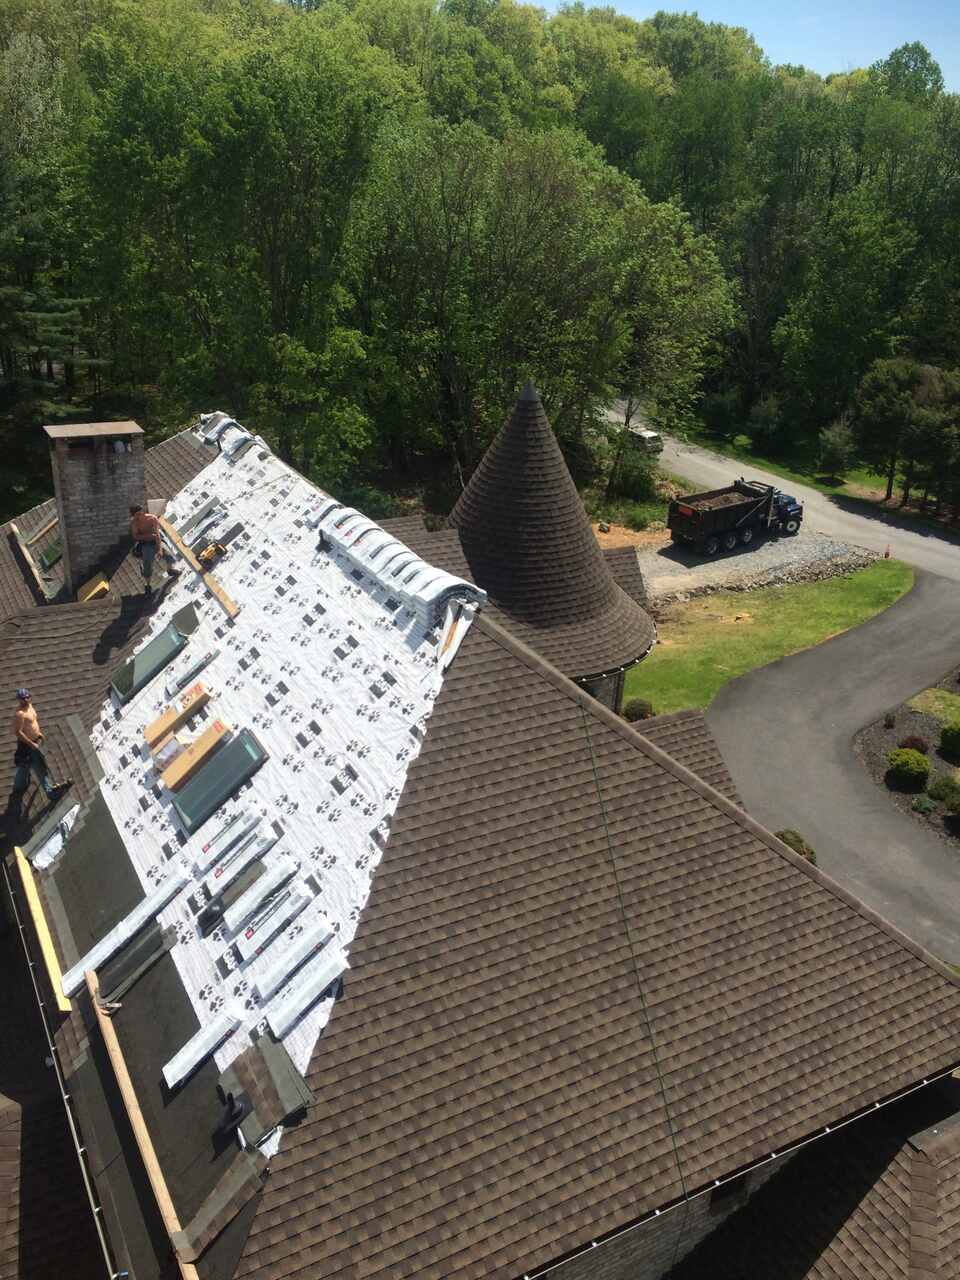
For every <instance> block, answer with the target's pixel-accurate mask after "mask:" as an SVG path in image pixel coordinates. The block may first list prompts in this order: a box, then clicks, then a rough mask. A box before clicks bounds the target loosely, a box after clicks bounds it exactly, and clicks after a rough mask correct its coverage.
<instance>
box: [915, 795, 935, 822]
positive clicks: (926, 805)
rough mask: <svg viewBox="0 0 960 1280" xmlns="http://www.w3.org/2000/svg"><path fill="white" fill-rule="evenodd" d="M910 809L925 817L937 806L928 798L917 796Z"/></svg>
mask: <svg viewBox="0 0 960 1280" xmlns="http://www.w3.org/2000/svg"><path fill="white" fill-rule="evenodd" d="M910 807H911V808H912V809H913V810H914V812H915V813H922V814H923V816H924V817H926V816H927V814H928V813H933V811H934V810H935V809H936V807H937V806H936V804H935V803H934V802H933V801H932V800H931V799H930V797H929V796H917V797H916V799H915V800H914V802H913V804H912V805H911V806H910Z"/></svg>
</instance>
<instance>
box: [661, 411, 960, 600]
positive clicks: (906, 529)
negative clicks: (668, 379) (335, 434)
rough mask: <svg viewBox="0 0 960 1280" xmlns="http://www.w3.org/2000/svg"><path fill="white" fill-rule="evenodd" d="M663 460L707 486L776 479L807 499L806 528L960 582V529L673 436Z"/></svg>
mask: <svg viewBox="0 0 960 1280" xmlns="http://www.w3.org/2000/svg"><path fill="white" fill-rule="evenodd" d="M660 463H661V465H662V466H664V467H666V468H667V469H668V470H670V471H675V472H676V473H677V474H678V475H681V476H684V477H686V479H688V480H690V481H691V482H692V483H693V484H696V485H698V486H700V487H702V488H703V489H715V488H719V487H720V486H722V485H726V484H731V483H732V482H733V481H734V480H735V479H736V478H737V476H740V475H746V476H747V478H748V479H750V480H762V481H764V483H766V484H772V485H776V486H777V487H778V488H782V489H785V490H786V491H787V493H792V494H794V495H795V496H796V497H797V498H799V499H800V501H801V502H802V503H803V522H804V527H805V528H807V529H816V530H817V531H818V532H819V533H826V534H829V535H830V537H832V538H837V539H839V540H840V541H841V542H852V543H855V544H856V545H857V546H860V547H869V548H870V549H871V550H873V551H879V552H880V554H881V555H882V554H883V552H884V550H885V549H886V548H887V547H889V548H890V554H891V555H893V556H896V557H897V558H898V559H899V560H906V561H907V562H908V563H909V564H915V565H917V566H918V568H921V569H926V570H927V571H928V572H930V573H936V574H939V575H940V576H942V577H944V578H951V579H953V581H954V582H960V535H957V534H950V533H947V532H946V531H940V530H936V529H933V528H929V529H928V528H925V527H924V526H923V525H922V524H917V523H916V522H910V521H909V520H904V519H902V518H901V517H900V516H898V515H897V513H896V511H883V510H882V509H874V508H871V507H870V505H869V504H868V503H864V502H855V501H853V500H851V499H850V498H845V497H844V496H843V495H838V496H831V495H828V494H824V493H820V492H819V491H818V490H816V489H810V488H808V487H807V486H806V485H798V484H795V483H794V482H793V481H792V480H784V479H783V478H782V477H781V476H776V475H773V474H772V473H769V474H768V473H767V472H765V471H759V470H758V469H757V468H756V467H750V466H747V465H746V464H745V463H743V462H737V461H736V460H735V459H734V458H724V457H723V456H721V455H720V454H718V453H711V452H710V451H709V450H707V449H701V448H700V447H699V446H698V445H694V444H688V443H686V441H683V440H674V439H672V438H670V437H669V436H668V437H666V438H665V446H664V450H663V455H662V457H661V458H660Z"/></svg>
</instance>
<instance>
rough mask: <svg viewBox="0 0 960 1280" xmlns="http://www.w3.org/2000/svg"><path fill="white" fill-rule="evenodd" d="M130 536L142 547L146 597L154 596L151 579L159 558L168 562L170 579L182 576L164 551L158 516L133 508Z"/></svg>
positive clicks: (139, 508) (141, 557)
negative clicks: (156, 560) (154, 565)
mask: <svg viewBox="0 0 960 1280" xmlns="http://www.w3.org/2000/svg"><path fill="white" fill-rule="evenodd" d="M130 536H131V537H132V538H133V540H134V542H135V543H138V544H139V546H140V572H141V573H142V574H143V580H144V583H145V584H146V585H145V586H144V589H143V590H144V594H145V595H148V596H152V595H153V587H152V585H151V583H150V579H151V577H152V576H153V562H154V560H155V559H156V557H157V556H159V557H160V558H161V560H164V561H166V565H167V576H168V577H170V578H177V577H179V576H180V570H179V569H175V568H174V567H173V565H172V564H171V562H170V557H169V556H168V555H167V553H166V551H164V549H163V540H162V538H161V537H160V521H159V520H158V519H157V517H156V516H152V515H150V513H149V512H148V511H144V509H143V507H131V508H130Z"/></svg>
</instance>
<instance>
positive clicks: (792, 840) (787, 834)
mask: <svg viewBox="0 0 960 1280" xmlns="http://www.w3.org/2000/svg"><path fill="white" fill-rule="evenodd" d="M774 834H775V835H776V837H777V839H778V840H782V841H783V843H784V844H785V845H788V846H789V847H790V848H791V849H792V850H793V851H794V853H799V855H800V857H801V858H806V860H807V861H808V862H810V863H812V864H813V866H816V865H817V855H816V851H815V850H814V849H813V848H812V847H811V846H810V845H808V844H807V842H806V840H804V838H803V836H802V835H801V834H800V832H799V831H791V830H790V829H789V828H787V830H786V831H777V832H775V833H774Z"/></svg>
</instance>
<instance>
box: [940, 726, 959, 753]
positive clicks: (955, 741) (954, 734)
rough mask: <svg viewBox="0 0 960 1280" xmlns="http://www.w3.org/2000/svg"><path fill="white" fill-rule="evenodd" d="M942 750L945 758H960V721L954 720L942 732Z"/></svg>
mask: <svg viewBox="0 0 960 1280" xmlns="http://www.w3.org/2000/svg"><path fill="white" fill-rule="evenodd" d="M940 750H941V751H942V752H943V754H944V755H945V756H960V720H953V721H951V723H950V724H945V725H944V726H943V728H942V729H941V730H940Z"/></svg>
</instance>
